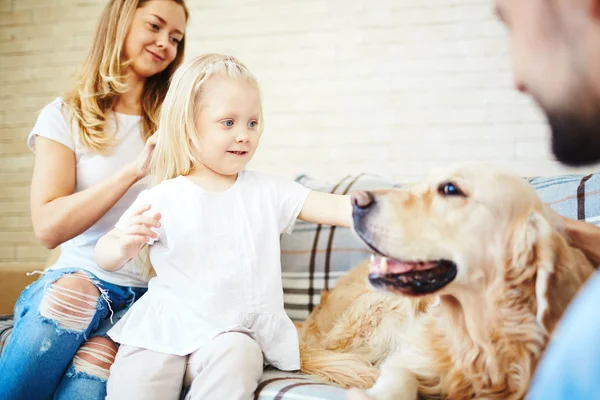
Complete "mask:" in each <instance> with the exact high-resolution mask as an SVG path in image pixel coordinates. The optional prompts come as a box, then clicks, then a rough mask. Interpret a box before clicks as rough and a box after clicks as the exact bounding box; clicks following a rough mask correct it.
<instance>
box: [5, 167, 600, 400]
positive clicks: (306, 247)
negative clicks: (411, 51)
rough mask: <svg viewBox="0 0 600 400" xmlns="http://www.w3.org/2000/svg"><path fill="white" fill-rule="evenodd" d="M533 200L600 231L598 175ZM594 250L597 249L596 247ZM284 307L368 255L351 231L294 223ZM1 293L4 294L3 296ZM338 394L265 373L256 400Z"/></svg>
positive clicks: (537, 181) (360, 185)
mask: <svg viewBox="0 0 600 400" xmlns="http://www.w3.org/2000/svg"><path fill="white" fill-rule="evenodd" d="M297 181H298V182H300V183H301V184H303V185H305V186H307V187H310V188H312V189H315V190H320V191H326V192H332V193H349V192H351V191H354V190H359V189H374V188H391V187H398V186H399V185H400V184H398V183H396V182H393V181H390V180H387V179H384V178H381V177H379V176H374V175H369V174H361V175H357V176H348V177H346V178H344V179H342V180H340V181H339V182H335V183H330V184H325V183H321V182H318V181H316V180H314V179H311V178H310V177H308V176H304V175H303V176H300V177H298V178H297ZM528 181H529V183H530V184H531V185H532V186H533V187H534V188H535V190H536V191H537V193H538V194H539V196H540V197H541V198H542V200H544V201H545V202H546V203H548V204H549V205H550V206H552V208H553V209H554V210H555V211H556V212H558V213H559V214H561V215H563V216H566V217H569V218H573V219H582V220H586V221H588V222H590V223H593V224H596V225H600V173H596V174H592V175H586V176H584V175H560V176H551V177H537V178H529V179H528ZM599 245H600V244H599ZM281 248H282V267H283V287H284V293H285V307H286V310H287V312H288V314H289V315H290V317H291V318H292V319H293V320H295V321H302V320H304V319H305V318H306V317H307V316H308V314H309V313H310V311H311V310H312V309H313V307H314V306H315V305H316V304H318V303H319V295H320V292H321V290H324V289H331V288H333V287H334V286H335V282H336V281H337V279H338V278H339V277H340V276H342V275H343V274H344V273H345V272H347V271H348V270H349V269H350V268H351V267H352V266H354V265H356V264H358V262H360V261H361V260H363V259H365V258H367V257H368V256H369V254H370V251H369V250H368V249H367V248H366V246H365V245H364V244H363V243H362V242H360V241H359V240H358V239H357V237H356V236H355V235H354V233H353V232H352V231H350V230H349V229H344V228H336V227H329V226H321V225H316V224H310V223H305V222H302V221H298V224H297V225H296V228H295V230H294V232H293V233H292V234H291V235H283V237H282V239H281ZM28 267H29V266H27V265H25V266H22V267H20V268H14V269H12V270H6V271H4V270H0V282H1V285H2V286H1V287H0V289H3V290H2V291H1V292H0V293H1V294H0V297H1V298H2V303H0V304H4V305H5V308H4V309H3V311H4V312H6V304H14V301H15V300H16V297H17V296H18V293H20V291H21V290H22V289H23V288H24V287H25V285H26V284H28V283H29V282H30V281H32V280H33V279H35V277H27V276H26V275H25V273H26V272H27V269H28ZM4 288H8V289H7V290H4ZM11 330H12V317H11V316H10V315H8V316H4V317H2V318H1V319H0V355H1V352H2V349H3V347H4V344H5V343H6V341H7V340H8V339H9V337H10V333H11ZM343 398H344V391H343V390H342V389H340V388H337V387H335V386H331V385H326V384H323V383H321V382H319V381H318V380H316V379H314V378H312V377H309V376H306V375H303V374H299V373H289V372H281V371H276V370H274V369H267V370H266V371H265V373H264V374H263V377H262V379H261V383H260V385H259V387H258V390H257V391H256V395H255V399H258V400H270V399H278V400H286V399H288V400H291V399H294V400H308V399H314V400H318V399H328V400H334V399H343Z"/></svg>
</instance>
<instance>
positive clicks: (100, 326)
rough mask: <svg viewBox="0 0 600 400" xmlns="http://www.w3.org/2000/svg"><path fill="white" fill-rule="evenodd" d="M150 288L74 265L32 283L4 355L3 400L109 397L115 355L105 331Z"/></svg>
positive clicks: (19, 306)
mask: <svg viewBox="0 0 600 400" xmlns="http://www.w3.org/2000/svg"><path fill="white" fill-rule="evenodd" d="M145 292H146V288H138V287H123V286H117V285H113V284H111V283H108V282H105V281H102V280H100V279H98V278H97V277H96V276H95V275H94V274H92V273H91V272H88V271H83V270H79V269H74V268H62V269H58V270H53V271H48V272H47V273H46V274H44V276H42V277H41V278H40V279H38V280H37V281H36V282H34V283H32V284H31V285H29V286H28V287H27V288H26V289H25V290H24V291H23V293H21V296H20V297H19V300H18V301H17V303H16V305H15V316H14V318H15V325H14V330H13V333H12V335H11V337H10V339H9V340H8V343H7V345H6V347H5V349H4V352H3V354H2V358H0V399H2V400H21V399H36V400H38V399H39V400H43V399H52V398H54V399H65V400H71V399H91V400H94V399H98V400H100V399H104V398H105V397H106V381H107V379H108V372H109V368H110V365H111V364H112V362H113V361H114V357H115V355H116V346H115V345H114V344H113V343H112V342H111V341H110V340H109V339H108V336H107V335H106V333H107V332H108V330H109V329H110V328H111V327H112V325H113V323H116V322H117V321H118V319H119V318H120V317H121V316H123V315H124V314H125V312H126V311H127V309H129V307H130V306H131V305H132V304H133V303H134V302H135V301H136V300H137V299H139V298H140V297H141V296H142V295H143V294H144V293H145Z"/></svg>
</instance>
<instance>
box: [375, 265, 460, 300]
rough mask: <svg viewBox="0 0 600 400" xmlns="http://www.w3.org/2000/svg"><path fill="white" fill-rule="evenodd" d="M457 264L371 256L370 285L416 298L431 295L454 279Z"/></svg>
mask: <svg viewBox="0 0 600 400" xmlns="http://www.w3.org/2000/svg"><path fill="white" fill-rule="evenodd" d="M456 272H457V269H456V264H455V263H453V262H452V261H448V260H438V261H400V260H396V259H393V258H389V257H383V256H373V257H372V258H371V263H370V265H369V281H370V282H371V284H372V285H373V286H375V287H377V288H380V289H384V290H389V291H398V292H401V293H403V294H407V295H411V296H418V295H425V294H429V293H434V292H436V291H438V290H440V289H441V288H443V287H444V286H446V285H447V284H448V283H450V282H452V281H453V280H454V278H455V277H456Z"/></svg>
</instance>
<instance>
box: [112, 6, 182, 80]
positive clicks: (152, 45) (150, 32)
mask: <svg viewBox="0 0 600 400" xmlns="http://www.w3.org/2000/svg"><path fill="white" fill-rule="evenodd" d="M185 24H186V19H185V11H184V9H183V7H182V6H181V5H179V4H177V3H175V2H174V1H172V0H151V1H148V2H146V3H144V4H142V5H141V6H140V7H139V8H138V9H137V10H135V14H134V16H133V21H132V22H131V27H130V28H129V32H128V33H127V36H126V37H125V43H124V45H123V48H124V56H125V58H126V59H127V60H130V61H131V64H130V67H129V68H130V72H131V73H133V74H135V75H136V76H137V77H139V78H140V79H146V78H149V77H151V76H153V75H156V74H158V73H160V72H162V71H164V70H165V69H166V68H167V67H168V66H169V64H171V62H173V60H174V59H175V57H176V56H177V46H178V44H179V42H180V41H181V40H182V39H183V32H184V31H185Z"/></svg>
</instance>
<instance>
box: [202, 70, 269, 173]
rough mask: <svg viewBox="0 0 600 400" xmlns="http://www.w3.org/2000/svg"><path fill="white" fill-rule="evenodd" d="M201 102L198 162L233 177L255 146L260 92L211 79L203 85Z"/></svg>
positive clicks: (235, 82) (245, 85)
mask: <svg viewBox="0 0 600 400" xmlns="http://www.w3.org/2000/svg"><path fill="white" fill-rule="evenodd" d="M200 101H201V103H200V111H199V113H198V115H197V117H196V131H197V132H198V134H199V137H198V142H199V146H200V148H199V155H200V160H201V162H202V164H203V165H204V166H205V167H207V168H209V169H211V170H212V171H214V172H216V173H218V174H220V175H228V176H229V175H235V174H237V173H238V172H240V171H242V170H244V168H245V167H246V164H248V162H249V161H250V160H251V159H252V156H254V152H255V151H256V148H257V147H258V142H259V140H260V133H259V127H258V123H259V118H260V115H261V107H262V106H261V101H260V95H259V92H258V90H257V88H256V87H255V86H254V85H252V84H251V83H249V82H247V81H244V80H231V79H228V78H222V77H218V76H213V77H211V78H209V79H208V80H207V81H206V82H204V83H203V84H202V98H201V99H200Z"/></svg>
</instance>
